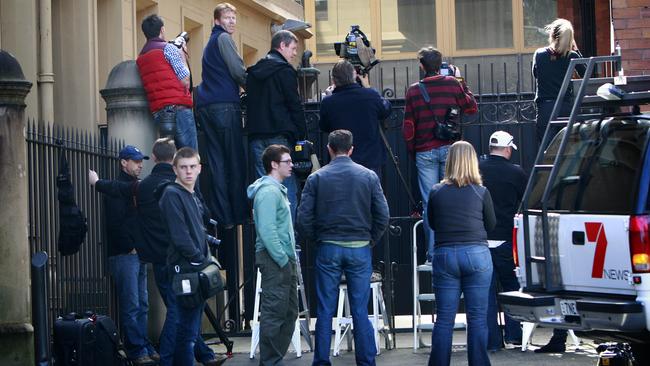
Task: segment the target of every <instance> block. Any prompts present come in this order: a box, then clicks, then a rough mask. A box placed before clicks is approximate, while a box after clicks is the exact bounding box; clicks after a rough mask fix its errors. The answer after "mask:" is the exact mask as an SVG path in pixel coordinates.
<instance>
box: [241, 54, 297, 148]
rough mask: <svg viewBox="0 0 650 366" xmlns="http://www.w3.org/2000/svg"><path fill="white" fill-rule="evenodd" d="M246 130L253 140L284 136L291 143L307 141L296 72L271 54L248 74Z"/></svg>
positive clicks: (282, 60)
mask: <svg viewBox="0 0 650 366" xmlns="http://www.w3.org/2000/svg"><path fill="white" fill-rule="evenodd" d="M247 72H248V77H247V78H246V93H247V99H246V113H247V120H248V124H247V125H246V130H247V131H248V134H249V136H250V137H251V138H253V139H255V138H265V137H271V136H277V135H284V136H286V137H287V138H288V139H289V140H290V143H292V142H294V141H296V140H299V139H302V138H304V137H305V130H306V127H305V113H304V109H303V106H302V103H301V101H300V95H299V94H298V76H297V74H296V70H295V69H294V68H293V67H292V66H291V65H290V64H289V63H288V62H287V60H286V59H285V58H284V57H283V56H282V55H281V54H280V53H279V52H277V51H275V50H271V51H270V52H269V53H268V54H267V55H266V57H264V58H263V59H261V60H259V61H258V62H257V63H256V64H255V65H253V66H251V67H249V68H248V70H247Z"/></svg>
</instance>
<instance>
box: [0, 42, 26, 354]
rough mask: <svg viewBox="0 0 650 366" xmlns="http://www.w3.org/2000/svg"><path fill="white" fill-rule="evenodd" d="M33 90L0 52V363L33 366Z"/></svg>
mask: <svg viewBox="0 0 650 366" xmlns="http://www.w3.org/2000/svg"><path fill="white" fill-rule="evenodd" d="M31 87H32V84H31V83H30V82H28V81H26V80H25V76H24V74H23V71H22V68H21V67H20V64H19V63H18V61H17V60H16V59H15V58H14V57H13V56H12V55H11V54H9V53H7V52H5V51H2V50H0V187H2V189H0V202H2V206H3V207H4V210H2V214H1V215H0V268H2V275H1V276H0V365H30V364H34V328H33V327H32V317H31V313H32V301H31V296H30V278H29V273H30V271H29V269H30V260H29V257H30V256H29V242H28V240H27V235H28V234H27V233H28V217H29V216H28V211H27V207H28V202H27V200H28V198H27V197H28V196H27V178H28V177H27V157H26V153H27V149H26V142H25V97H26V96H27V94H28V93H29V90H30V89H31ZM9 208H10V209H9Z"/></svg>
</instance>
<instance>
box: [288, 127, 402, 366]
mask: <svg viewBox="0 0 650 366" xmlns="http://www.w3.org/2000/svg"><path fill="white" fill-rule="evenodd" d="M327 140H328V141H327V150H328V151H329V154H330V157H331V159H332V161H331V162H330V163H329V164H327V165H326V166H324V167H323V168H322V169H319V170H318V171H317V172H315V173H313V174H312V175H310V176H309V178H307V183H306V184H305V188H304V189H303V191H302V200H301V202H300V207H299V209H298V221H297V223H296V227H297V228H298V232H299V233H300V234H301V235H302V236H304V237H305V238H307V239H309V240H311V241H314V242H315V243H317V244H318V247H317V251H316V296H317V297H318V320H317V321H316V332H315V335H316V349H315V350H314V361H313V365H330V360H329V354H330V343H331V340H332V317H333V316H334V312H335V311H336V294H337V293H338V288H339V283H340V282H341V275H342V274H343V273H345V278H346V282H347V285H348V296H349V299H350V309H351V311H352V320H353V322H354V349H355V356H356V361H357V365H374V364H375V355H376V354H377V349H376V347H375V339H374V335H373V329H372V325H371V324H370V322H369V321H368V298H369V296H370V276H371V275H372V248H371V246H372V245H374V244H376V243H377V242H378V241H379V240H380V238H381V237H382V235H383V234H384V231H386V228H387V227H388V219H389V213H388V204H387V203H386V197H384V192H383V191H382V189H381V184H379V178H377V175H376V174H375V173H374V172H373V171H371V170H369V169H366V168H364V167H363V166H361V165H359V164H356V163H354V162H353V161H352V160H351V159H350V155H351V154H352V151H353V148H352V134H351V133H350V131H347V130H336V131H334V132H332V133H330V134H329V136H328V139H327ZM341 187H345V189H341Z"/></svg>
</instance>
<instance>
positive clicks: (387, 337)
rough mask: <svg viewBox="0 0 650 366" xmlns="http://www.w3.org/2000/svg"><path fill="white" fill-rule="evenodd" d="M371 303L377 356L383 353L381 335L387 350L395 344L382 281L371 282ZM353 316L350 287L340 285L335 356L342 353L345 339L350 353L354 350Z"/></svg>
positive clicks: (335, 331) (333, 352) (333, 353)
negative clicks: (349, 296) (349, 293)
mask: <svg viewBox="0 0 650 366" xmlns="http://www.w3.org/2000/svg"><path fill="white" fill-rule="evenodd" d="M370 291H371V293H370V301H371V302H372V313H371V314H368V318H369V320H370V323H371V324H372V328H373V331H374V332H373V333H374V338H375V347H376V349H377V354H378V355H379V354H380V352H381V347H380V344H379V341H380V337H379V336H380V335H381V336H383V337H384V341H385V345H386V349H391V348H392V345H393V342H392V337H393V335H392V334H393V333H392V332H391V329H390V322H389V320H388V319H387V317H388V313H387V312H386V303H385V302H384V293H383V291H382V286H381V280H378V281H373V282H370ZM352 329H353V323H352V315H351V312H350V301H349V299H348V285H347V284H345V283H341V284H339V305H338V310H337V313H336V318H335V325H334V334H335V335H334V350H333V351H332V355H333V356H338V355H339V354H340V352H341V343H342V342H343V338H345V339H346V340H347V344H348V351H350V350H352Z"/></svg>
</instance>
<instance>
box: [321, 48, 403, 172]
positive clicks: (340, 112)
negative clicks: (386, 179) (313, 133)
mask: <svg viewBox="0 0 650 366" xmlns="http://www.w3.org/2000/svg"><path fill="white" fill-rule="evenodd" d="M357 78H358V80H360V81H361V85H359V84H357V82H356V80H357ZM332 81H333V82H334V86H335V88H334V90H333V91H332V95H331V96H328V97H326V98H324V99H323V102H322V103H321V107H320V129H321V131H323V132H327V133H330V132H332V131H334V130H339V129H343V130H349V131H350V132H352V135H353V136H354V152H353V153H352V156H350V157H351V158H352V161H354V162H355V163H357V164H361V165H363V166H365V167H366V168H368V169H370V170H372V171H374V172H375V173H377V176H378V177H379V178H380V179H381V167H382V166H383V165H384V160H385V159H386V147H385V146H384V143H383V142H382V140H381V136H380V135H379V129H380V128H381V126H380V125H379V121H380V120H383V119H384V118H386V117H388V115H390V112H391V109H390V108H391V105H390V102H389V101H388V100H386V99H385V98H382V97H381V95H379V93H377V91H376V90H374V89H372V88H370V84H369V83H368V75H367V74H366V75H357V72H356V70H355V69H354V66H353V65H352V64H351V63H350V62H348V61H346V60H341V61H339V62H338V63H336V64H335V65H334V67H333V68H332ZM328 89H329V88H328Z"/></svg>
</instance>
